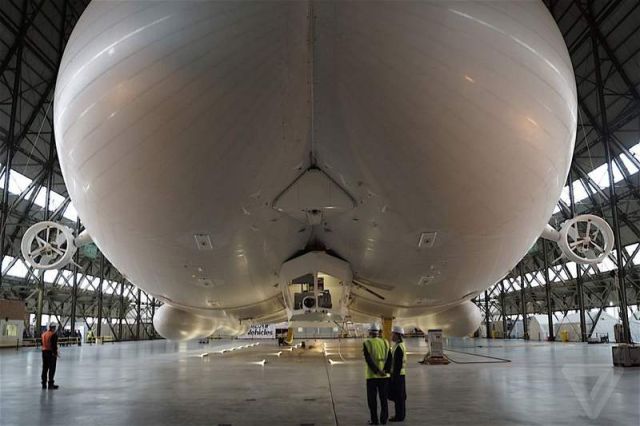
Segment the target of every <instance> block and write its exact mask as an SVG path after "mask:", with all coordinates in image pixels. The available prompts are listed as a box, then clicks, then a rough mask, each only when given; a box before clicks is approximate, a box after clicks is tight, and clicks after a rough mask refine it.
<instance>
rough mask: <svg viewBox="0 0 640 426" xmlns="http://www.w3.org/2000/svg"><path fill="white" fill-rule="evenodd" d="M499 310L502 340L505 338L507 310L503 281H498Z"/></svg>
mask: <svg viewBox="0 0 640 426" xmlns="http://www.w3.org/2000/svg"><path fill="white" fill-rule="evenodd" d="M500 309H501V310H502V338H503V339H506V338H507V310H506V308H505V303H504V280H502V281H500Z"/></svg>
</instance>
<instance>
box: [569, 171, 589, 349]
mask: <svg viewBox="0 0 640 426" xmlns="http://www.w3.org/2000/svg"><path fill="white" fill-rule="evenodd" d="M569 201H570V207H571V217H575V216H576V202H575V196H574V194H573V173H572V171H571V170H569ZM576 290H577V292H578V312H579V314H580V340H581V341H582V342H586V341H587V320H586V317H585V315H584V286H583V284H582V267H581V266H580V264H579V263H576Z"/></svg>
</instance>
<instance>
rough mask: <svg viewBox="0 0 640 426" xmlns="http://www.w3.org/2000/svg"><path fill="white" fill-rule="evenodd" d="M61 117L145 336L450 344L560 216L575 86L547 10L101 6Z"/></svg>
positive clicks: (77, 190) (84, 197)
mask: <svg viewBox="0 0 640 426" xmlns="http://www.w3.org/2000/svg"><path fill="white" fill-rule="evenodd" d="M54 116H55V131H56V141H57V149H58V155H59V158H60V164H61V168H62V171H63V175H64V177H65V181H66V183H67V187H68V190H69V193H70V195H71V198H72V200H73V202H74V205H75V207H76V209H77V210H78V212H79V214H80V216H81V218H82V220H83V223H84V224H85V226H86V228H87V230H88V231H89V233H90V234H91V236H92V238H93V240H94V241H95V242H96V244H97V245H98V247H99V248H100V249H101V250H102V251H103V253H104V254H105V255H106V256H107V257H108V259H109V260H110V261H111V262H112V263H113V264H114V265H115V266H116V267H117V268H118V269H119V270H120V271H121V272H122V273H123V274H125V275H126V276H127V278H128V279H129V280H130V281H131V282H133V283H135V284H136V285H138V286H139V287H141V288H143V289H144V290H145V291H147V292H149V293H150V294H152V295H154V296H156V297H158V298H160V299H161V300H163V301H164V302H166V305H167V307H166V308H165V313H164V314H162V315H164V317H163V318H162V319H161V320H162V321H164V322H165V324H164V328H162V327H161V328H162V329H161V332H162V330H168V331H166V333H165V334H167V335H170V336H171V337H175V336H177V335H176V334H175V333H172V331H175V330H172V327H173V328H176V327H178V328H179V326H175V327H174V325H172V324H177V323H181V324H183V325H184V324H186V325H184V327H186V328H189V327H190V325H189V324H193V320H194V318H191V316H192V315H195V317H197V321H200V322H202V321H204V323H203V324H204V325H203V324H199V325H198V326H197V327H196V326H193V329H194V330H195V329H196V328H197V329H198V333H200V334H203V333H204V332H205V331H206V330H205V331H203V330H201V329H207V328H208V327H210V325H211V323H210V322H216V321H217V322H216V324H218V325H220V324H223V325H225V326H228V327H230V328H233V327H235V326H236V325H237V323H238V321H241V320H242V321H245V320H247V321H276V320H282V319H287V318H292V317H295V315H302V316H298V317H296V318H298V319H305V318H315V317H313V315H315V314H321V315H325V314H328V313H333V314H334V315H336V317H338V316H340V317H341V318H343V319H347V318H349V317H351V318H352V319H353V318H362V319H364V318H367V317H380V316H384V317H395V318H397V319H398V320H399V321H405V322H406V323H407V324H408V323H414V324H418V323H420V321H422V320H420V318H422V319H423V320H424V318H429V316H430V315H431V317H430V318H431V322H429V321H427V320H424V321H426V322H428V323H429V325H434V326H438V325H439V326H443V325H442V324H439V323H438V321H440V323H443V322H445V323H447V324H450V323H454V322H457V324H459V325H460V327H459V328H456V327H455V326H449V325H447V327H449V329H450V330H451V332H452V333H455V332H460V333H466V332H469V331H472V330H473V327H474V324H475V326H477V323H478V321H479V313H478V312H477V310H476V309H475V308H474V307H473V306H470V305H471V303H469V302H468V301H469V300H470V299H472V298H473V297H475V296H477V295H478V294H479V292H481V291H483V290H484V289H486V288H487V287H489V286H490V285H492V284H493V283H495V282H496V281H497V280H499V279H500V278H502V277H503V276H504V275H505V274H506V273H507V272H508V271H509V270H510V269H511V268H512V267H513V266H514V265H515V264H516V263H517V262H518V261H519V259H521V258H522V256H523V255H524V254H525V253H526V252H527V250H528V249H529V247H530V246H531V245H532V244H533V243H534V242H535V241H536V239H537V238H538V237H539V236H540V234H541V232H542V230H543V229H544V227H545V224H546V223H547V221H548V219H549V217H550V216H551V214H552V210H553V208H554V206H555V203H556V201H557V199H558V198H559V195H560V191H561V189H562V187H563V185H564V183H565V179H566V176H567V173H568V169H569V165H570V161H571V155H572V152H573V144H574V139H575V131H576V88H575V78H574V75H573V70H572V66H571V62H570V59H569V55H568V53H567V49H566V46H565V44H564V41H563V39H562V36H561V34H560V32H559V31H558V29H557V27H556V24H555V23H554V21H553V19H552V17H551V16H550V15H549V13H548V12H547V10H546V8H545V7H544V5H543V4H542V3H541V2H479V1H470V2H445V1H438V2H427V1H417V2H408V1H406V2H391V1H389V2H386V1H376V2H339V1H326V2H325V1H317V2H316V1H299V2H289V1H286V2H275V1H274V2H271V1H269V2H171V1H170V2H137V1H125V2H94V3H92V4H91V5H89V7H88V8H87V10H86V11H85V13H84V14H83V16H82V17H81V19H80V20H79V22H78V24H77V27H76V28H75V29H74V31H73V34H72V36H71V38H70V41H69V44H68V45H67V48H66V51H65V54H64V57H63V60H62V64H61V68H60V73H59V76H58V81H57V85H56V94H55V113H54ZM297 274H299V275H297ZM305 294H312V295H313V298H314V300H312V301H311V302H306V301H304V298H305V297H306V296H305ZM327 294H329V296H327V297H330V298H331V302H330V303H328V304H327V301H326V300H324V298H325V296H324V295H327ZM318 297H323V299H322V301H321V300H320V299H318ZM305 303H307V304H312V303H313V304H314V306H307V305H305ZM323 305H324V306H323ZM329 305H331V306H330V307H329ZM447 312H448V313H449V314H447ZM179 315H182V317H185V315H186V316H187V317H189V318H186V319H184V318H182V317H181V318H182V319H179V318H177V317H176V316H179ZM304 315H312V316H311V317H304ZM434 315H435V316H434ZM438 315H440V317H438ZM203 318H204V319H203ZM434 318H439V320H438V321H433V319H434ZM205 319H207V320H205ZM190 321H191V322H190ZM197 321H196V322H197ZM207 321H210V322H207ZM412 321H413V322H412ZM424 321H423V323H425V322H424ZM187 331H188V330H187ZM198 333H195V334H198ZM178 334H179V333H178ZM187 334H188V333H187ZM178 337H179V336H178Z"/></svg>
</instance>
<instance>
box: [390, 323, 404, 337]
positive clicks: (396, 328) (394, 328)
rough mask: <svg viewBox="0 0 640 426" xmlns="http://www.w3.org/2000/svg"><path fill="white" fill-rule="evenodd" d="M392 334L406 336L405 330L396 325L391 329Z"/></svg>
mask: <svg viewBox="0 0 640 426" xmlns="http://www.w3.org/2000/svg"><path fill="white" fill-rule="evenodd" d="M391 331H392V332H394V333H397V334H402V335H404V328H402V327H399V326H397V325H394V326H393V328H392V329H391Z"/></svg>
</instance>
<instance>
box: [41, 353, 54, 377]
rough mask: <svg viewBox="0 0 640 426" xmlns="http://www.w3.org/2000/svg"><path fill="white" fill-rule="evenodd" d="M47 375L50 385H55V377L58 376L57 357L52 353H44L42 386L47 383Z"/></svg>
mask: <svg viewBox="0 0 640 426" xmlns="http://www.w3.org/2000/svg"><path fill="white" fill-rule="evenodd" d="M47 373H48V374H49V384H50V385H52V384H53V377H54V376H55V375H56V356H55V355H54V354H53V352H52V351H42V376H41V379H42V384H43V385H44V384H46V383H47Z"/></svg>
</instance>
